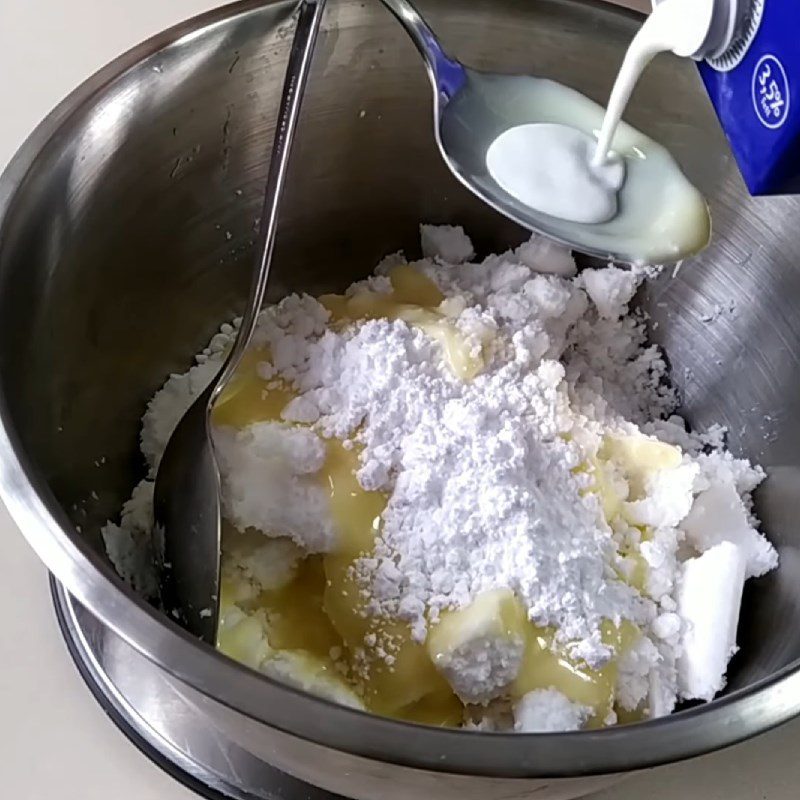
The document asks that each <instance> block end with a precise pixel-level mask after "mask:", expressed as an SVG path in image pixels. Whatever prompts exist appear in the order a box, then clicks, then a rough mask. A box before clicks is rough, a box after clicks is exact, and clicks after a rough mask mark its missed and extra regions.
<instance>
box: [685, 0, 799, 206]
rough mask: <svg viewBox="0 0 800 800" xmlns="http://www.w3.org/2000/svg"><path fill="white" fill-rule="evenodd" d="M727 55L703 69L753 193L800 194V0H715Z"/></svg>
mask: <svg viewBox="0 0 800 800" xmlns="http://www.w3.org/2000/svg"><path fill="white" fill-rule="evenodd" d="M715 2H718V3H719V5H720V7H721V9H722V13H721V18H722V20H723V21H724V23H725V25H726V26H727V29H726V30H725V31H724V33H725V36H724V49H723V50H722V51H721V52H718V53H715V54H710V55H709V54H703V55H705V60H704V61H702V62H701V63H700V64H699V68H700V74H701V76H702V78H703V82H704V83H705V86H706V90H707V91H708V94H709V97H710V98H711V102H712V103H713V104H714V108H715V109H716V112H717V116H718V117H719V120H720V123H721V124H722V128H723V129H724V131H725V134H726V136H727V137H728V141H729V142H730V146H731V150H732V152H733V154H734V157H735V158H736V162H737V164H738V165H739V169H740V171H741V173H742V176H743V177H744V180H745V183H746V184H747V187H748V189H749V190H750V192H751V194H754V195H766V194H797V193H800V0H715Z"/></svg>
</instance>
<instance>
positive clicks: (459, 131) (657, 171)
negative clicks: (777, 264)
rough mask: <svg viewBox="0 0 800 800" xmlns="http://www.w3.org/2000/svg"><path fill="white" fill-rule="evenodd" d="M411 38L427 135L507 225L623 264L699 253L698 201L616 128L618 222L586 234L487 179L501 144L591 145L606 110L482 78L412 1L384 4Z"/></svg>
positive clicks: (533, 82) (522, 82) (563, 92)
mask: <svg viewBox="0 0 800 800" xmlns="http://www.w3.org/2000/svg"><path fill="white" fill-rule="evenodd" d="M382 2H383V3H384V5H385V6H386V7H387V8H388V9H389V10H390V11H391V12H392V13H393V14H394V15H395V16H396V17H397V19H398V20H399V21H400V23H401V24H402V25H403V27H404V28H405V30H406V32H407V33H408V34H409V36H410V37H411V39H412V40H413V42H414V44H415V45H416V47H417V49H418V50H419V52H420V54H421V55H422V57H423V60H424V62H425V65H426V68H427V72H428V76H429V78H430V81H431V84H432V86H433V90H434V100H433V103H434V109H433V110H434V133H435V137H436V143H437V145H438V147H439V150H440V152H441V155H442V157H443V159H444V161H445V163H446V165H447V166H448V168H449V169H450V170H451V171H452V173H453V174H454V175H455V176H456V178H458V180H459V181H460V182H461V183H462V184H463V185H464V186H466V187H467V188H468V189H469V190H470V191H471V192H473V193H474V194H475V195H476V196H477V197H479V198H480V199H481V200H483V201H484V202H485V203H487V204H488V205H489V206H491V207H492V208H494V209H495V210H496V211H499V212H500V213H501V214H503V215H505V216H506V217H508V218H509V219H511V220H512V221H514V222H516V223H517V224H519V225H521V226H522V227H524V228H527V229H528V230H530V231H533V232H534V233H540V234H543V235H545V236H547V237H548V238H549V239H552V240H554V241H556V242H559V243H561V244H563V245H566V246H567V247H570V248H572V249H574V250H578V251H580V252H582V253H586V254H587V255H591V256H596V257H599V258H602V259H608V260H613V261H616V262H620V263H666V262H674V261H678V260H680V259H682V258H685V257H686V256H689V255H693V254H694V253H697V252H699V251H700V250H702V249H703V248H704V247H705V246H706V245H707V244H708V242H709V239H710V232H711V223H710V217H709V214H708V207H707V205H706V202H705V200H704V199H703V197H702V195H700V193H699V192H698V191H697V190H696V189H694V187H692V186H691V184H690V183H689V181H688V180H687V179H686V178H685V177H684V176H683V174H682V173H681V172H680V170H679V169H678V168H677V166H676V165H675V163H674V161H673V160H672V157H671V155H670V154H669V152H668V151H667V150H666V149H665V148H664V147H662V146H661V145H659V144H658V143H656V142H654V141H653V140H652V139H650V138H649V137H648V136H645V135H644V134H643V133H640V132H639V131H637V130H636V129H635V128H633V127H631V126H630V125H628V124H626V123H624V122H621V123H620V124H619V127H618V128H617V131H616V134H615V136H614V139H613V142H612V144H613V148H614V152H615V153H616V155H617V156H620V157H621V158H622V159H623V161H624V165H625V172H626V177H625V182H624V185H623V188H622V191H621V192H620V196H619V208H618V212H617V213H616V214H615V215H614V216H613V217H611V218H610V219H608V220H607V221H605V222H600V223H593V224H585V223H577V222H572V221H569V220H566V219H560V218H558V217H554V216H550V215H548V214H545V213H542V212H540V211H537V210H536V209H535V208H532V207H530V206H528V205H526V204H525V203H523V202H521V201H520V200H519V199H518V198H517V197H515V196H514V195H512V194H509V193H508V192H507V191H505V190H504V189H503V188H502V187H501V185H500V184H499V183H498V182H497V181H496V180H495V178H494V177H493V176H492V174H490V171H489V168H488V166H487V153H488V152H489V148H490V147H491V145H492V143H493V142H495V141H496V140H497V139H498V137H500V136H501V134H503V133H505V132H507V131H509V130H510V129H512V128H517V127H519V126H527V125H531V124H534V125H535V124H553V123H555V124H560V125H567V126H570V127H572V128H576V129H577V130H579V131H582V132H583V133H585V134H587V135H589V136H591V137H592V138H596V137H597V135H598V133H599V131H600V128H601V126H602V123H603V117H604V114H605V109H604V108H603V107H602V106H600V105H598V104H597V103H595V102H594V101H592V100H590V99H589V98H587V97H585V96H584V95H582V94H581V93H580V92H577V91H575V90H573V89H570V88H568V87H566V86H563V85H561V84H559V83H556V82H555V81H551V80H548V79H546V78H540V77H534V76H529V75H508V74H500V73H490V72H482V71H478V70H474V69H470V68H468V67H465V66H464V65H463V64H461V63H460V62H458V61H456V60H454V59H453V58H451V57H450V56H448V55H447V53H445V51H444V49H443V48H442V46H441V44H440V43H439V41H438V39H437V38H436V36H435V34H434V33H433V31H432V30H431V29H430V27H429V26H428V24H427V23H426V22H425V20H424V19H423V18H422V17H421V16H420V14H419V13H418V12H417V10H416V9H415V8H414V7H413V5H412V4H411V3H410V2H409V0H382Z"/></svg>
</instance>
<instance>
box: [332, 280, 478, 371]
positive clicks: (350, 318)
mask: <svg viewBox="0 0 800 800" xmlns="http://www.w3.org/2000/svg"><path fill="white" fill-rule="evenodd" d="M389 282H390V283H391V285H392V291H390V292H372V291H363V292H358V293H356V294H354V295H351V296H350V297H346V296H344V295H338V294H326V295H322V297H320V298H319V302H320V303H322V305H323V306H325V308H327V309H328V311H330V313H331V317H332V319H333V321H334V322H335V323H340V324H341V323H346V322H355V321H357V320H367V319H389V320H395V319H396V320H402V321H403V322H407V323H408V324H409V325H413V326H414V327H416V328H419V329H420V330H421V331H423V332H424V333H425V334H426V335H427V336H429V337H430V338H431V339H433V340H434V341H435V342H437V343H438V344H439V345H440V346H441V348H442V351H443V353H444V357H445V360H446V361H447V364H448V366H449V367H450V369H451V370H452V371H453V373H454V374H455V375H456V376H458V377H459V378H461V380H464V381H469V380H472V378H474V377H475V376H476V375H478V374H479V373H480V372H481V370H483V368H484V366H485V364H484V359H483V353H482V352H477V353H476V352H474V348H473V347H472V346H471V345H470V344H468V342H467V340H466V339H465V338H464V336H463V335H462V334H461V332H460V331H459V330H458V328H456V326H455V325H454V324H453V322H452V320H450V319H449V318H448V317H447V316H446V315H445V314H443V313H442V312H441V311H440V310H438V308H439V306H440V305H441V303H442V302H443V301H444V299H445V297H444V295H443V294H442V292H441V291H440V290H439V288H438V287H437V286H436V284H435V283H434V282H433V281H432V280H431V279H430V278H428V277H426V276H425V275H423V274H422V273H421V272H419V271H418V270H416V269H414V267H412V266H411V265H410V264H400V265H398V266H396V267H393V268H392V269H391V271H390V272H389Z"/></svg>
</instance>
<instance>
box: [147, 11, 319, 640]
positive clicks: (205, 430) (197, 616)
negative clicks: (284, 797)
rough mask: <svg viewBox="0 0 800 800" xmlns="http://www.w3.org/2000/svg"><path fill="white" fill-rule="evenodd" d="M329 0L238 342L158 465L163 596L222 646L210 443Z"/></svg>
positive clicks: (286, 101) (304, 73) (284, 113)
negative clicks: (214, 415) (215, 409)
mask: <svg viewBox="0 0 800 800" xmlns="http://www.w3.org/2000/svg"><path fill="white" fill-rule="evenodd" d="M324 8H325V0H301V2H300V7H299V13H298V17H297V25H296V27H295V30H294V35H293V38H292V48H291V50H290V51H289V59H288V62H287V66H286V77H285V78H284V83H283V92H282V94H281V98H280V105H279V108H278V121H277V125H276V128H275V136H274V140H273V143H272V155H271V157H270V161H269V167H268V170H267V185H266V191H265V194H264V208H263V211H262V212H261V222H260V224H259V234H258V242H257V244H256V251H255V269H254V272H253V280H252V284H251V286H250V295H249V296H248V298H247V304H246V305H245V308H244V313H243V315H242V322H241V325H240V326H239V330H238V333H237V334H236V339H235V340H234V343H233V347H232V348H231V351H230V353H229V354H228V357H227V358H226V359H225V363H224V364H223V366H222V369H221V370H220V372H219V374H218V375H217V376H216V378H215V379H214V380H212V381H211V383H210V384H209V385H208V387H207V388H206V389H205V390H204V391H203V392H201V394H200V395H199V396H198V397H197V399H196V400H195V401H194V402H193V403H192V405H191V406H190V408H189V410H188V411H187V412H186V414H184V416H183V418H182V419H181V421H180V422H179V423H178V426H177V427H176V428H175V431H174V432H173V434H172V436H171V437H170V439H169V442H168V443H167V448H166V450H165V451H164V456H163V457H162V459H161V463H160V464H159V467H158V474H157V475H156V485H155V492H154V499H153V512H154V517H155V525H156V531H157V532H158V536H159V538H161V539H162V541H160V542H159V548H158V549H159V551H160V552H161V554H163V558H160V559H159V561H160V565H159V566H160V568H161V569H160V573H161V577H160V581H161V599H162V601H163V604H164V608H165V609H166V610H167V611H168V612H169V613H171V614H172V615H173V616H174V617H175V619H177V620H178V622H180V623H181V625H183V626H184V627H185V628H186V630H187V631H189V633H191V634H193V635H195V636H198V637H199V638H200V639H202V640H203V641H204V642H207V643H208V644H210V645H211V646H212V647H213V646H214V645H215V644H216V641H217V621H218V619H219V578H220V576H219V572H220V555H221V554H220V547H221V533H222V519H221V512H220V483H219V467H218V465H217V461H216V458H215V455H214V449H213V443H212V441H211V430H210V414H211V408H212V406H213V404H214V401H215V400H216V399H217V398H218V397H219V396H220V394H221V393H222V392H223V391H224V389H225V387H226V386H227V385H228V384H229V383H230V380H231V378H232V377H233V375H234V373H235V372H236V370H237V368H238V367H239V364H240V363H241V361H242V357H243V356H244V353H245V350H246V349H247V346H248V345H249V344H250V340H251V339H252V338H253V333H254V331H255V328H256V322H257V320H258V314H259V311H260V310H261V305H262V303H263V301H264V295H265V294H266V291H267V281H268V279H269V271H270V265H271V263H272V255H273V252H274V250H275V238H276V236H277V231H278V217H279V211H280V204H281V198H282V196H283V188H284V185H285V183H286V173H287V170H288V167H289V157H290V155H291V151H292V142H293V140H294V134H295V130H296V129H297V121H298V118H299V116H300V107H301V104H302V101H303V93H304V91H305V87H306V83H307V81H308V73H309V70H310V68H311V58H312V56H313V53H314V45H315V43H316V41H317V34H318V33H319V26H320V23H321V21H322V13H323V10H324Z"/></svg>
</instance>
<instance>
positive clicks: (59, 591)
mask: <svg viewBox="0 0 800 800" xmlns="http://www.w3.org/2000/svg"><path fill="white" fill-rule="evenodd" d="M50 590H51V592H52V595H53V604H54V606H55V611H56V617H57V619H58V624H59V627H60V628H61V632H62V634H63V636H64V640H65V642H66V645H67V649H68V651H69V654H70V656H72V659H73V661H74V662H75V666H76V667H77V668H78V672H79V673H80V674H81V677H82V678H83V680H84V681H85V682H86V685H87V686H88V687H89V690H90V691H91V693H92V694H93V695H94V698H95V699H96V700H97V702H98V703H99V704H100V705H101V707H102V708H103V710H104V711H105V713H106V714H107V715H108V716H109V718H110V719H111V720H112V722H114V724H115V725H116V726H117V727H118V728H119V729H120V730H121V731H122V733H124V734H125V736H126V737H127V738H128V740H129V741H130V742H131V743H132V744H134V745H135V746H136V747H137V748H138V749H139V750H140V751H141V752H142V753H143V754H144V755H145V756H146V757H147V758H149V759H150V761H152V762H153V763H154V764H156V765H157V766H159V767H160V768H161V769H163V770H164V771H165V772H166V773H167V774H169V775H171V776H172V777H173V778H174V779H175V780H177V781H178V782H179V783H182V784H183V785H184V786H186V787H187V788H189V789H191V790H192V791H193V792H195V793H197V794H198V795H199V796H200V797H205V798H208V800H231V799H232V800H344V798H342V797H341V795H334V794H331V793H329V792H326V791H324V790H322V789H318V788H317V787H315V786H311V785H310V784H307V783H304V782H302V781H299V780H297V779H296V778H293V777H291V776H290V775H287V774H285V773H283V772H281V771H279V770H277V769H275V768H273V767H269V766H267V765H266V764H264V763H263V762H261V761H260V760H258V759H255V758H254V757H253V756H252V755H250V754H249V753H247V752H246V751H244V750H242V748H240V747H239V746H238V745H236V744H235V743H234V742H231V741H227V740H226V739H225V738H224V736H223V735H222V734H221V732H220V731H219V730H218V729H217V730H213V729H210V728H209V726H208V720H206V719H204V717H203V715H202V714H201V713H200V711H199V709H197V708H195V707H193V706H191V705H190V704H188V703H185V702H183V703H180V705H179V706H177V707H176V700H177V698H176V697H175V696H174V694H170V695H169V696H168V695H167V693H166V692H164V693H162V694H161V695H159V692H158V691H157V688H158V687H157V685H154V683H153V681H152V680H151V678H150V677H149V676H148V675H147V674H146V673H144V674H143V675H142V677H143V685H141V686H140V687H139V688H140V689H141V693H138V692H136V691H132V692H131V691H125V688H123V686H122V684H123V681H120V680H115V676H119V675H120V666H121V665H120V663H119V662H118V660H117V659H115V658H114V656H115V652H114V649H113V648H109V647H107V646H106V645H107V644H108V643H109V635H108V634H109V631H108V630H107V629H106V628H105V626H104V625H103V623H102V622H100V621H99V620H98V619H97V618H96V617H94V616H93V615H92V614H91V613H89V612H88V611H87V610H86V609H85V608H84V607H83V606H82V605H80V603H78V602H77V601H76V600H75V598H73V597H72V596H71V595H70V594H69V593H68V592H67V591H66V590H65V589H64V587H63V586H62V585H61V584H60V583H59V582H58V581H57V580H55V578H53V577H52V576H51V577H50ZM114 638H116V637H114ZM109 659H110V661H109ZM133 672H134V670H128V671H127V677H128V679H130V678H131V677H132V673H133ZM125 683H126V684H127V682H125ZM128 688H129V687H128ZM154 689H155V690H156V691H155V692H154ZM137 700H138V701H137ZM178 734H180V735H178Z"/></svg>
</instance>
